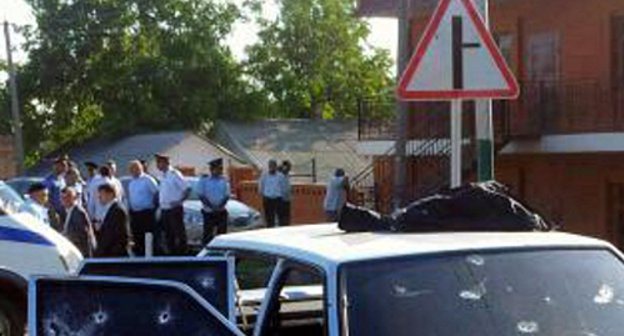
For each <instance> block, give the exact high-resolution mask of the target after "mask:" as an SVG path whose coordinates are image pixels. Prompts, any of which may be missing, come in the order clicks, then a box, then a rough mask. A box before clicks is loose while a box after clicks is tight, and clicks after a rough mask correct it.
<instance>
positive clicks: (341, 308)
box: [332, 245, 624, 336]
mask: <svg viewBox="0 0 624 336" xmlns="http://www.w3.org/2000/svg"><path fill="white" fill-rule="evenodd" d="M545 251H603V252H608V253H610V254H611V255H613V256H614V257H615V258H616V259H618V260H619V261H620V263H621V264H622V266H623V267H624V254H622V252H620V251H619V250H617V249H616V248H614V247H612V246H603V245H595V246H593V245H592V246H589V245H568V246H543V247H542V246H537V247H536V246H525V247H506V248H483V249H465V250H457V251H444V252H431V253H422V254H411V255H404V256H396V257H387V258H377V259H368V260H357V261H350V262H345V263H342V264H340V265H339V266H338V269H337V274H336V277H337V280H338V287H337V288H338V293H337V296H338V298H339V300H338V307H337V308H338V310H337V311H338V330H339V332H340V334H339V335H336V336H350V335H351V334H350V331H349V314H348V310H347V309H346V308H347V305H346V303H347V299H348V296H347V279H346V272H345V269H346V268H347V267H349V266H354V265H361V264H366V265H374V264H380V263H384V262H388V261H393V262H401V261H406V260H417V259H435V258H441V257H458V256H466V255H471V254H472V255H474V254H493V253H496V254H501V253H522V252H545ZM332 336H333V335H332Z"/></svg>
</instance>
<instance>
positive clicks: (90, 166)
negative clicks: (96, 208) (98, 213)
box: [83, 161, 100, 212]
mask: <svg viewBox="0 0 624 336" xmlns="http://www.w3.org/2000/svg"><path fill="white" fill-rule="evenodd" d="M84 165H85V167H86V168H87V181H86V186H85V190H84V195H83V198H84V207H85V209H86V210H87V212H88V207H89V204H90V203H91V194H90V192H89V191H90V190H91V184H92V183H93V181H96V180H97V179H98V178H99V177H100V174H99V172H98V165H97V163H95V162H93V161H87V162H85V163H84Z"/></svg>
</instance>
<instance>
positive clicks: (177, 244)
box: [154, 154, 191, 255]
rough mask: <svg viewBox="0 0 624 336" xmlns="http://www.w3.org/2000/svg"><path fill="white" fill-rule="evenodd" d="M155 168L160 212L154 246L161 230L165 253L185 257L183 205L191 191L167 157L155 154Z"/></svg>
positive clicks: (157, 242)
mask: <svg viewBox="0 0 624 336" xmlns="http://www.w3.org/2000/svg"><path fill="white" fill-rule="evenodd" d="M156 166H157V167H158V170H159V171H160V173H161V176H160V185H159V192H158V195H159V201H158V203H159V205H160V209H161V210H162V212H161V218H160V223H159V224H158V225H157V229H156V230H155V232H154V236H155V237H154V238H155V241H154V245H155V246H158V245H159V241H160V239H159V238H160V235H161V234H160V232H161V230H163V231H164V233H165V241H166V243H167V244H166V245H167V251H168V252H169V253H170V254H172V255H185V254H186V253H187V252H188V251H187V238H186V228H185V227H184V207H183V203H184V201H185V200H186V199H187V198H188V197H189V195H190V193H191V189H190V188H189V186H188V183H187V182H186V180H185V179H184V176H182V173H180V171H179V170H177V169H175V168H173V167H172V166H171V162H170V158H169V156H167V155H164V154H157V155H156Z"/></svg>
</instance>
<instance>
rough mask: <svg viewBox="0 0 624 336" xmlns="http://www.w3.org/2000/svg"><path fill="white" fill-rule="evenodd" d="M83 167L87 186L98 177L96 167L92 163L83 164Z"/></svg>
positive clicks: (95, 164)
mask: <svg viewBox="0 0 624 336" xmlns="http://www.w3.org/2000/svg"><path fill="white" fill-rule="evenodd" d="M84 165H85V167H87V185H88V184H89V183H91V180H93V178H95V177H96V176H97V175H98V165H97V163H95V162H93V161H87V162H85V164H84Z"/></svg>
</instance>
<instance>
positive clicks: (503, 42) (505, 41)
mask: <svg viewBox="0 0 624 336" xmlns="http://www.w3.org/2000/svg"><path fill="white" fill-rule="evenodd" d="M513 41H514V37H513V35H512V34H509V33H500V34H496V43H497V44H498V48H499V49H500V51H501V54H502V55H503V57H504V58H505V61H506V62H507V64H508V65H509V67H511V68H513Z"/></svg>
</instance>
